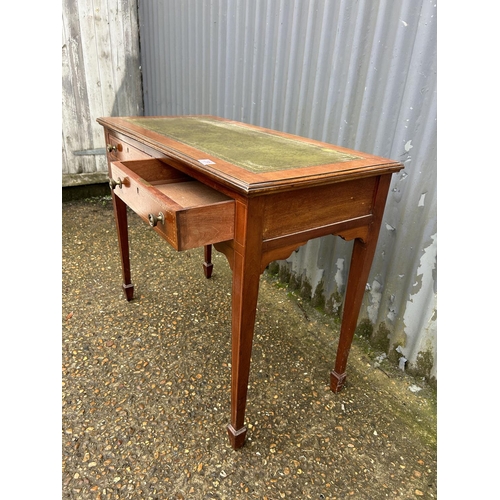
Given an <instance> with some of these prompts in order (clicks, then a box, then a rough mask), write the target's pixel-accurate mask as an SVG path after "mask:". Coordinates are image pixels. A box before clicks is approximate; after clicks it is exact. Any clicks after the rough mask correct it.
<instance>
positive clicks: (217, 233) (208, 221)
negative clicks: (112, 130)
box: [110, 158, 235, 250]
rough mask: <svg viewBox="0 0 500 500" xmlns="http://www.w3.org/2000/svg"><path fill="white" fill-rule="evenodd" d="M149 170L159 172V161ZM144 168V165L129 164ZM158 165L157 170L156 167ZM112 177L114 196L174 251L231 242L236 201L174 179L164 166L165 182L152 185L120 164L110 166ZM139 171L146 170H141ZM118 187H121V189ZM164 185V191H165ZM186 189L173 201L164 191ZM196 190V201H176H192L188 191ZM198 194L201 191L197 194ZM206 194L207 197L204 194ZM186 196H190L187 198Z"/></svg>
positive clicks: (192, 180) (187, 181)
mask: <svg viewBox="0 0 500 500" xmlns="http://www.w3.org/2000/svg"><path fill="white" fill-rule="evenodd" d="M148 161H150V162H151V167H152V168H150V169H149V170H151V171H152V170H154V169H155V168H156V169H161V168H162V166H161V162H159V161H158V160H155V159H152V158H151V159H150V160H148ZM133 163H136V164H139V166H140V167H144V164H145V163H146V162H144V161H142V162H141V161H139V162H130V163H129V164H133ZM159 163H160V167H158V166H157V165H158V164H159ZM110 167H111V176H112V179H113V180H115V181H116V182H117V183H118V185H116V187H115V188H114V194H115V196H118V197H119V198H121V199H122V200H123V201H124V202H125V203H126V204H127V205H128V206H129V207H130V208H131V209H132V210H133V211H134V212H135V213H137V214H138V215H139V216H140V217H141V218H142V219H143V220H144V221H145V222H147V223H148V224H150V225H152V223H153V224H154V223H156V224H155V225H154V226H153V229H154V230H155V231H156V232H157V233H158V234H159V235H160V236H162V237H163V238H164V239H165V240H167V242H168V243H170V245H172V247H173V248H175V249H176V250H188V249H190V248H196V247H200V246H204V245H208V244H212V243H219V242H221V241H227V240H231V239H233V237H234V213H235V202H234V200H232V199H229V198H227V197H225V196H224V195H221V194H220V193H217V192H215V191H214V190H212V189H210V188H208V187H207V186H204V185H202V184H201V183H199V182H197V181H195V180H194V179H191V178H187V179H186V177H185V176H184V178H181V179H177V178H176V176H177V175H178V174H177V173H176V172H169V169H171V170H173V171H175V169H173V168H172V167H169V166H164V167H163V168H164V169H165V171H166V178H167V179H166V181H165V183H164V184H161V180H156V181H154V184H151V183H150V182H148V181H147V180H145V179H143V178H142V177H140V176H139V175H138V174H137V173H136V172H134V170H133V169H131V168H128V167H127V166H126V165H124V164H122V163H120V162H114V163H111V165H110ZM142 170H146V169H144V168H142ZM120 186H121V187H120ZM165 186H166V188H165ZM169 187H170V188H171V189H170V191H174V192H177V195H178V192H179V191H182V190H185V191H186V196H182V195H180V196H179V195H178V197H177V199H176V200H174V199H172V198H171V197H169V196H168V195H167V194H165V192H167V193H168V192H169V190H168V188H169ZM190 190H192V191H195V192H196V193H195V194H196V197H195V200H196V202H193V203H189V206H184V205H183V204H182V203H181V202H179V200H183V199H185V198H191V199H192V198H193V196H191V195H190V193H189V191H190ZM198 192H201V194H200V195H198ZM205 192H208V195H207V194H205ZM188 195H189V196H188Z"/></svg>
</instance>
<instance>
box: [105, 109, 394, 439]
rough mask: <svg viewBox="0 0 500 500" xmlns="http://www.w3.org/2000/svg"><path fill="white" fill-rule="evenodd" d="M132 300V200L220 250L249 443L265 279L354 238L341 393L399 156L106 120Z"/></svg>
mask: <svg viewBox="0 0 500 500" xmlns="http://www.w3.org/2000/svg"><path fill="white" fill-rule="evenodd" d="M97 121H98V122H99V123H100V124H101V125H102V126H103V127H104V133H105V137H106V144H107V159H108V168H109V177H110V187H111V189H112V198H113V204H114V213H115V219H116V226H117V232H118V242H119V248H120V255H121V265H122V273H123V289H124V292H125V296H126V298H127V300H131V299H132V298H133V285H132V282H131V276H130V261H129V245H128V232H127V205H128V206H129V207H130V208H131V209H132V210H134V211H135V212H136V213H137V214H138V215H139V216H140V217H141V218H142V219H144V220H145V221H146V222H147V223H149V224H150V225H151V226H152V227H153V228H154V230H155V231H156V232H157V233H158V234H159V235H160V236H161V237H163V238H164V239H165V240H167V242H168V243H169V244H170V245H172V246H173V247H174V248H175V249H176V250H187V249H190V248H194V247H200V246H203V247H204V249H205V255H204V256H205V262H204V264H203V265H204V271H205V276H206V277H207V278H209V277H210V276H211V274H212V267H213V266H212V262H211V252H212V246H213V247H215V249H216V250H218V251H220V252H222V253H223V254H224V255H225V256H226V257H227V259H228V261H229V265H230V267H231V270H232V273H233V282H232V336H231V339H232V355H231V361H232V365H231V370H232V371H231V420H230V423H229V425H228V434H229V439H230V442H231V445H232V447H233V448H235V449H237V448H239V447H241V446H242V445H243V444H244V442H245V437H246V432H247V429H246V427H245V425H244V424H245V408H246V401H247V388H248V378H249V372H250V356H251V351H252V340H253V333H254V323H255V312H256V306H257V296H258V292H259V280H260V275H261V273H262V272H263V271H264V269H265V268H266V267H267V266H268V264H269V263H271V262H272V261H274V260H279V259H286V258H287V257H288V256H289V255H290V254H291V253H292V252H293V251H294V250H295V249H296V248H298V247H299V246H301V245H304V244H305V243H306V242H307V241H308V240H310V239H312V238H317V237H319V236H325V235H328V234H335V235H338V236H340V237H342V238H344V239H346V240H354V244H353V251H352V259H351V267H350V270H349V278H348V282H347V289H346V294H345V301H344V307H343V315H342V324H341V329H340V338H339V343H338V348H337V356H336V359H335V366H334V368H333V370H332V371H331V374H330V387H331V389H332V391H334V392H338V391H339V390H340V389H341V387H342V386H343V384H344V383H345V379H346V365H347V358H348V355H349V350H350V346H351V342H352V338H353V334H354V330H355V328H356V323H357V319H358V314H359V309H360V307H361V302H362V299H363V293H364V290H365V286H366V282H367V280H368V274H369V271H370V267H371V263H372V260H373V256H374V253H375V248H376V244H377V238H378V234H379V230H380V224H381V220H382V215H383V212H384V207H385V203H386V198H387V193H388V191H389V185H390V181H391V176H392V174H393V173H394V172H397V171H399V170H401V169H402V168H403V166H402V165H401V164H400V163H398V162H395V161H392V160H389V159H386V158H380V157H377V156H373V155H369V154H366V153H361V152H359V151H352V150H349V149H346V148H342V147H339V146H333V145H331V144H326V143H322V142H318V141H314V140H311V139H306V138H303V137H298V136H294V135H290V134H286V133H282V132H277V131H274V130H269V129H264V128H261V127H256V126H251V125H247V124H244V123H239V122H235V121H230V120H226V119H223V118H218V117H213V116H165V117H122V118H117V117H113V118H99V119H98V120H97Z"/></svg>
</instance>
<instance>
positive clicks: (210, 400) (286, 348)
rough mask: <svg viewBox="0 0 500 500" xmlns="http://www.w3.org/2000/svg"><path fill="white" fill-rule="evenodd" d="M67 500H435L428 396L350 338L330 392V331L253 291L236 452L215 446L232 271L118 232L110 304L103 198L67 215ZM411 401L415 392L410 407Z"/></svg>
mask: <svg viewBox="0 0 500 500" xmlns="http://www.w3.org/2000/svg"><path fill="white" fill-rule="evenodd" d="M62 220H63V240H62V255H63V263H62V265H63V269H62V277H63V284H62V292H63V303H62V342H63V346H62V371H63V376H62V380H63V388H62V398H63V401H62V424H63V429H62V498H63V499H103V500H104V499H158V500H162V499H240V498H241V499H247V498H248V499H254V498H256V499H281V498H291V499H317V500H319V499H341V498H353V499H379V498H406V499H411V498H436V496H437V473H436V468H437V465H436V461H437V456H436V455H437V452H436V393H435V391H434V390H433V389H432V388H430V387H428V386H427V385H426V384H425V383H424V381H423V380H421V379H415V378H413V377H411V376H409V375H407V374H405V373H403V372H402V371H400V370H399V369H398V368H397V367H395V366H392V365H390V364H389V363H388V362H387V361H382V362H381V363H379V362H378V361H377V356H379V355H380V353H378V352H375V351H373V350H372V349H370V347H369V346H368V345H367V344H366V341H365V340H363V339H361V338H355V341H354V344H353V348H352V350H351V355H350V359H349V365H348V383H347V385H346V387H345V388H344V389H343V391H342V392H341V393H339V394H334V393H332V392H331V391H330V390H329V372H330V370H331V368H332V366H333V362H334V357H335V349H336V342H337V340H338V327H337V325H336V324H335V322H334V321H333V319H332V318H329V317H327V316H324V315H322V314H321V313H319V312H318V311H316V310H315V309H313V308H311V307H310V305H309V304H307V303H305V302H304V301H302V300H301V299H300V298H299V297H296V296H295V295H294V294H293V293H292V292H290V291H289V290H288V289H287V288H285V287H283V286H282V285H281V284H280V283H278V282H277V281H276V279H275V278H273V277H272V276H269V275H266V274H264V275H263V277H262V278H261V289H260V295H259V303H258V311H257V321H256V327H255V339H254V349H253V353H252V367H251V373H250V388H249V395H248V407H247V423H248V428H249V431H248V434H247V437H248V439H247V443H246V444H245V446H244V447H243V448H242V449H240V450H237V451H234V450H233V449H232V448H231V447H230V445H229V441H228V439H227V434H226V425H227V424H228V422H229V410H230V329H231V326H230V318H231V316H230V310H231V305H230V291H231V271H230V269H229V267H228V265H227V261H226V259H225V257H224V256H222V255H220V254H218V253H217V252H215V254H214V275H213V277H212V279H210V280H207V279H205V277H204V275H203V270H202V261H203V252H202V249H197V250H195V251H188V252H180V253H178V252H175V251H174V250H172V249H171V248H170V247H169V246H168V244H167V243H165V242H164V241H163V240H161V239H160V238H159V237H158V236H157V235H156V234H155V233H154V232H153V231H151V230H150V229H149V228H148V226H147V225H146V224H144V223H143V222H142V221H141V220H140V219H139V218H138V217H137V216H136V215H135V214H133V213H131V214H130V217H129V231H130V240H131V262H132V280H133V282H134V285H135V299H134V300H133V301H132V302H130V303H129V302H127V301H126V300H125V298H124V295H123V292H122V289H121V273H120V264H119V256H118V245H117V239H116V232H115V226H114V219H113V210H112V204H111V200H110V198H109V197H104V198H92V199H87V200H79V201H68V202H65V203H63V216H62ZM415 387H418V388H420V390H418V392H413V390H415Z"/></svg>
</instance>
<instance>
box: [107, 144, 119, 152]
mask: <svg viewBox="0 0 500 500" xmlns="http://www.w3.org/2000/svg"><path fill="white" fill-rule="evenodd" d="M106 149H107V150H108V153H113V152H114V151H116V149H117V148H116V146H114V145H113V144H108V145H107V146H106Z"/></svg>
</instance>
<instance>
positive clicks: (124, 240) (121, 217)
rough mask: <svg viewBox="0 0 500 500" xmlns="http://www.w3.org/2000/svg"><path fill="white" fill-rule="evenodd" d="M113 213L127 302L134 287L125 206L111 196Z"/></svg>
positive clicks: (132, 295) (130, 298)
mask: <svg viewBox="0 0 500 500" xmlns="http://www.w3.org/2000/svg"><path fill="white" fill-rule="evenodd" d="M112 197H113V207H114V211H115V222H116V230H117V232H118V245H119V247H120V258H121V264H122V277H123V291H124V293H125V297H126V298H127V300H129V301H130V300H132V298H133V297H134V285H132V281H131V278H130V255H129V245H128V227H127V205H126V204H125V202H123V201H122V200H121V199H120V198H118V196H115V194H114V193H113V194H112Z"/></svg>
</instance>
